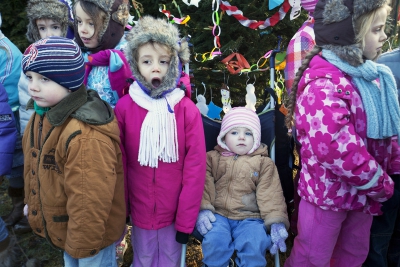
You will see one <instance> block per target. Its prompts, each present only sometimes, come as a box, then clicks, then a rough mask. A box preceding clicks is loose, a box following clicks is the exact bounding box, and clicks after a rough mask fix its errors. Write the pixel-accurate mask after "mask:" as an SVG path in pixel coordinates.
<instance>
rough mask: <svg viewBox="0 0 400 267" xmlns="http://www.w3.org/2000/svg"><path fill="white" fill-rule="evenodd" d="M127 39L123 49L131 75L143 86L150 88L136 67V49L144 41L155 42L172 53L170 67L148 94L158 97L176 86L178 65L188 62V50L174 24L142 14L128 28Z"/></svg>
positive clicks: (178, 72) (179, 71)
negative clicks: (133, 24)
mask: <svg viewBox="0 0 400 267" xmlns="http://www.w3.org/2000/svg"><path fill="white" fill-rule="evenodd" d="M126 40H127V41H128V44H127V47H126V49H125V51H124V52H125V55H126V58H127V60H128V62H129V65H130V66H131V69H132V73H133V76H134V77H135V79H136V81H138V82H139V84H141V85H143V86H144V87H145V88H152V85H151V84H149V83H147V82H146V81H145V79H144V78H143V76H142V75H141V74H140V72H139V70H138V67H137V61H136V56H137V50H138V48H139V47H140V46H141V45H143V44H146V43H149V42H155V43H159V44H163V45H166V46H167V47H169V48H170V49H171V51H172V53H173V55H172V57H171V62H170V67H169V68H168V72H167V74H166V75H165V77H164V79H163V80H162V81H161V85H160V86H159V87H157V89H154V90H151V92H150V96H151V97H153V98H158V97H160V96H162V95H163V93H164V92H166V91H169V90H171V89H172V88H176V86H177V80H178V79H179V78H180V75H181V70H180V66H182V64H185V63H187V62H189V57H190V52H189V47H188V43H187V40H186V39H185V38H182V39H181V38H180V36H179V30H178V27H177V26H176V25H175V24H171V23H168V22H167V21H166V20H164V19H156V18H153V17H151V16H144V17H142V18H140V19H139V21H138V23H137V24H136V25H135V26H134V27H133V28H132V30H130V32H129V33H128V34H127V36H126Z"/></svg>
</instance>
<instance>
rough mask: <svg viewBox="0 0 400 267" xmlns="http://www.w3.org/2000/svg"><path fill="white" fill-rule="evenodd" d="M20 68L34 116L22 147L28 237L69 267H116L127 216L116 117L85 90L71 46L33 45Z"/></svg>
mask: <svg viewBox="0 0 400 267" xmlns="http://www.w3.org/2000/svg"><path fill="white" fill-rule="evenodd" d="M22 67H23V72H24V74H25V75H26V77H27V78H28V89H29V93H30V95H31V99H30V101H29V102H28V105H27V107H28V108H32V109H34V110H35V113H34V114H33V115H32V117H31V119H30V120H29V122H28V125H27V127H26V130H25V133H24V137H23V142H22V143H23V150H24V155H25V157H24V179H25V203H26V204H27V205H28V220H29V223H30V225H31V227H32V230H33V231H34V233H35V234H37V235H39V236H41V237H45V238H46V239H47V240H48V241H49V243H51V244H52V245H53V246H55V247H58V248H60V249H62V250H64V262H65V266H66V267H71V266H108V267H116V266H117V262H116V260H115V256H116V255H115V245H114V242H115V241H117V240H118V239H119V238H120V236H121V235H122V233H123V231H124V227H125V213H126V211H125V197H124V178H123V166H122V154H121V151H120V148H119V145H120V138H119V134H120V132H119V128H118V123H117V120H116V119H115V117H114V112H113V110H112V108H111V107H110V105H109V104H107V102H105V101H103V100H101V99H100V97H99V95H98V94H97V93H96V92H95V91H93V90H87V89H86V87H85V86H84V85H83V78H84V73H85V66H84V60H83V57H82V54H81V50H80V48H79V46H78V45H77V44H76V43H75V42H74V41H72V40H70V39H67V38H63V37H49V38H46V39H42V40H40V41H37V42H36V43H33V44H32V45H30V46H29V47H28V48H27V49H26V51H25V53H24V56H23V59H22Z"/></svg>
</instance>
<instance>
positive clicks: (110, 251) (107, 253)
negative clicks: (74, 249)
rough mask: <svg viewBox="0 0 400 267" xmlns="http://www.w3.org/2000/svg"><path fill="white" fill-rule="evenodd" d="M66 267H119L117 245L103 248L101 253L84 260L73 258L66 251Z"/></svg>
mask: <svg viewBox="0 0 400 267" xmlns="http://www.w3.org/2000/svg"><path fill="white" fill-rule="evenodd" d="M64 266H65V267H117V260H116V254H115V244H114V243H112V244H111V245H110V246H108V247H106V248H103V249H102V250H100V252H99V253H98V254H97V255H95V256H93V257H88V258H83V259H75V258H72V257H71V256H70V255H69V254H68V253H67V252H65V251H64Z"/></svg>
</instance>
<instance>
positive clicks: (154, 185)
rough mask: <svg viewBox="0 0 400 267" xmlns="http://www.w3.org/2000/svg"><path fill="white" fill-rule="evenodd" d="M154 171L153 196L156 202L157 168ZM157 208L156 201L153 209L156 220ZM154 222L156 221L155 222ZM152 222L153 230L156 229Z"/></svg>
mask: <svg viewBox="0 0 400 267" xmlns="http://www.w3.org/2000/svg"><path fill="white" fill-rule="evenodd" d="M153 169H154V170H153V196H154V200H156V189H155V188H156V169H155V168H153ZM156 206H157V203H156V201H154V209H153V216H154V218H155V217H156ZM153 222H154V221H153ZM153 222H152V224H151V228H152V229H154V223H153Z"/></svg>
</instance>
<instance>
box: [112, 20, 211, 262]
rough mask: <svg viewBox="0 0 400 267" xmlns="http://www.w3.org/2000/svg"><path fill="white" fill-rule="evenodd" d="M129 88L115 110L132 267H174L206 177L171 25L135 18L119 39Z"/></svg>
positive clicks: (200, 134)
mask: <svg viewBox="0 0 400 267" xmlns="http://www.w3.org/2000/svg"><path fill="white" fill-rule="evenodd" d="M126 39H127V41H128V44H127V47H126V50H125V52H126V54H127V58H128V61H129V63H130V65H131V68H132V72H133V75H134V77H135V78H136V81H135V82H134V83H133V84H132V85H131V86H130V88H129V95H126V96H124V97H123V98H122V99H120V100H119V102H118V103H117V106H116V108H115V113H116V116H117V118H118V123H119V126H120V130H121V145H122V150H123V153H124V157H123V158H124V165H125V168H124V170H125V178H126V183H125V190H126V196H127V198H128V199H127V202H128V204H127V205H128V206H127V207H128V214H129V215H130V216H131V221H132V244H133V252H134V258H133V266H135V267H141V266H146V267H147V266H160V267H161V266H162V267H175V266H179V263H180V261H179V259H180V255H181V243H182V244H185V243H187V241H188V238H189V234H190V233H191V232H192V231H193V228H194V225H195V223H196V218H197V214H198V212H199V208H200V203H201V196H202V193H203V187H204V180H205V174H206V161H205V159H206V148H205V140H204V130H203V126H202V121H201V115H200V112H199V110H198V109H197V108H196V106H195V104H194V103H193V102H192V101H191V100H190V98H188V97H186V96H185V91H184V90H182V89H180V88H177V84H178V82H179V79H180V76H181V69H182V64H185V63H186V62H188V61H189V49H188V43H187V41H186V39H180V37H179V31H178V29H177V26H176V25H173V24H169V23H168V22H166V21H165V20H162V19H154V18H152V17H149V16H146V17H142V18H141V19H140V20H139V22H138V24H136V25H135V26H134V27H133V28H132V30H131V31H130V32H129V34H128V35H127V37H126Z"/></svg>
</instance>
